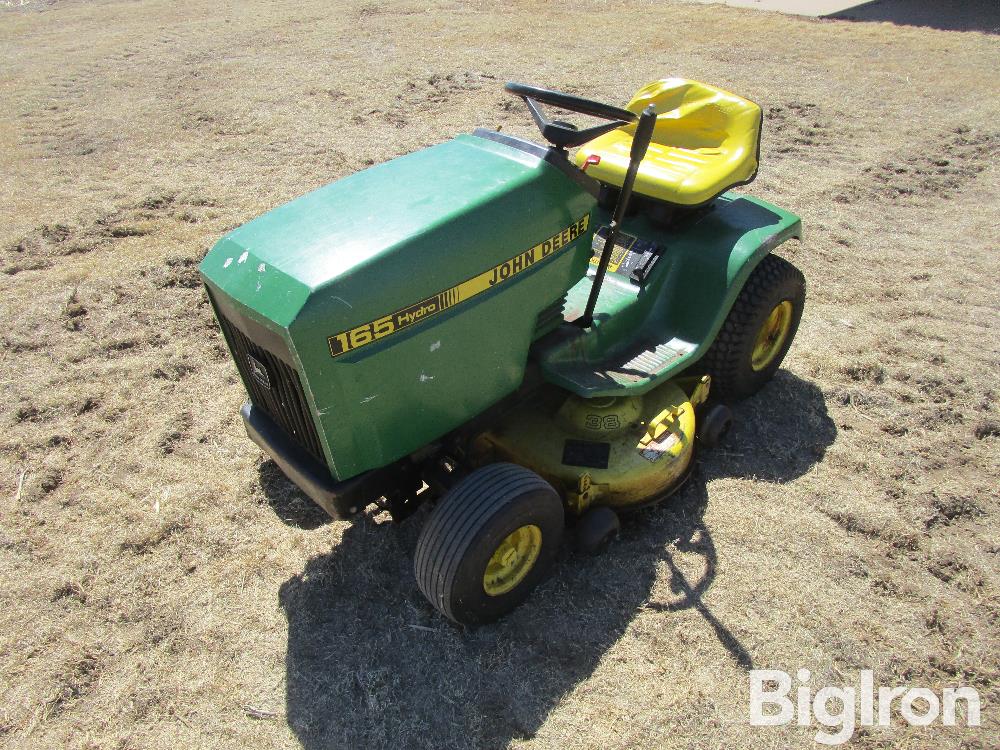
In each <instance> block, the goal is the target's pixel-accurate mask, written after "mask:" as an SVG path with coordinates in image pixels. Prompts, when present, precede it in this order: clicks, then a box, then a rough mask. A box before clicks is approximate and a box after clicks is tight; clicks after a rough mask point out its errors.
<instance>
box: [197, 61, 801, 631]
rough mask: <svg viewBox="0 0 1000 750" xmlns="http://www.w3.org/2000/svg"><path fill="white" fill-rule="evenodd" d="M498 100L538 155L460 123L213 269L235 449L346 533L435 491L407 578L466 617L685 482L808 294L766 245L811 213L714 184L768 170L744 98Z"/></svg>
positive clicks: (752, 110)
mask: <svg viewBox="0 0 1000 750" xmlns="http://www.w3.org/2000/svg"><path fill="white" fill-rule="evenodd" d="M506 89H507V91H508V92H509V93H511V94H513V95H515V96H517V97H520V98H521V99H522V100H523V102H524V104H525V105H526V106H527V108H528V111H529V112H530V114H531V116H532V117H533V118H534V121H535V123H536V124H537V125H538V129H539V131H540V132H541V136H542V139H543V140H544V141H545V142H546V145H539V144H537V143H534V142H531V141H528V140H523V139H521V138H517V137H514V136H511V135H507V134H505V133H501V132H497V131H493V130H482V129H479V130H476V131H475V132H473V133H472V134H471V135H459V136H457V137H456V138H455V139H454V140H451V141H448V142H447V143H442V144H440V145H436V146H432V147H430V148H426V149H423V150H421V151H418V152H416V153H412V154H409V155H407V156H403V157H400V158H398V159H393V160H392V161H389V162H386V163H384V164H380V165H378V166H374V167H371V168H370V169H366V170H364V171H363V172H359V173H357V174H354V175H351V176H350V177H347V178H345V179H342V180H338V181H337V182H334V183H332V184H329V185H326V186H325V187H322V188H320V189H318V190H315V191H313V192H311V193H309V194H307V195H304V196H302V197H300V198H297V199H295V200H293V201H292V202H290V203H287V204H285V205H283V206H280V207H278V208H276V209H274V210H272V211H269V212H268V213H266V214H264V215H263V216H261V217H259V218H257V219H254V220H253V221H251V222H250V223H248V224H246V225H244V226H242V227H240V228H238V229H236V230H233V231H232V232H230V233H229V234H227V235H226V236H225V237H223V238H222V239H221V240H220V241H219V242H218V243H217V244H216V245H215V247H213V248H212V250H211V251H210V252H209V253H208V255H207V256H206V257H205V260H204V262H203V263H202V264H201V273H202V276H203V278H204V281H205V285H206V287H207V289H208V294H209V296H210V298H211V301H212V304H213V306H214V309H215V312H216V315H217V317H218V320H219V324H220V326H221V328H222V332H223V334H224V335H225V338H226V342H227V343H228V345H229V348H230V350H231V352H232V355H233V359H234V360H235V362H236V367H237V369H238V370H239V372H240V375H241V377H242V379H243V383H244V385H245V386H246V390H247V393H248V395H249V400H248V401H247V402H246V403H245V404H244V406H243V409H242V415H243V420H244V422H245V423H246V429H247V432H248V433H249V435H250V437H251V438H252V439H253V441H254V442H256V443H257V444H258V445H259V446H260V447H261V448H263V449H264V451H265V452H266V453H267V454H269V455H270V456H271V458H272V459H273V460H274V461H275V462H276V463H277V465H278V466H280V467H281V469H282V470H283V471H284V473H285V474H286V475H287V476H288V477H289V478H290V479H291V480H292V481H293V482H294V483H295V484H297V485H298V486H299V487H300V488H301V489H302V491H303V492H305V493H306V494H307V495H309V496H310V497H311V498H312V499H313V500H315V501H316V502H317V503H318V504H319V505H321V506H322V507H323V508H324V509H326V510H327V511H328V512H329V513H330V514H331V515H332V516H334V517H336V518H349V517H352V516H357V515H359V514H362V513H363V512H364V511H365V509H366V508H368V507H370V506H371V505H372V504H373V503H374V504H376V505H378V506H380V507H382V508H384V509H386V510H388V511H389V512H390V513H391V514H392V516H393V518H394V519H397V520H399V519H402V518H404V517H406V516H407V515H409V514H410V513H411V512H412V511H413V510H414V508H416V507H417V506H418V505H419V504H421V503H423V502H425V501H430V502H433V503H435V505H434V508H433V510H432V511H431V513H430V514H429V517H428V519H427V521H426V523H425V525H424V527H423V529H422V531H421V535H420V538H419V541H418V543H417V548H416V554H415V571H416V578H417V582H418V584H419V586H420V589H421V590H422V591H423V593H424V594H425V595H426V596H427V598H428V599H429V600H430V602H431V603H432V604H433V605H434V606H435V607H436V608H437V609H439V610H440V611H441V612H442V613H443V614H445V615H446V616H447V617H449V618H451V619H452V620H454V621H456V622H459V623H464V624H473V623H480V622H487V621H490V620H493V619H496V618H497V617H499V616H501V615H502V614H504V613H505V612H508V611H509V610H510V609H512V608H513V607H515V606H516V605H517V604H519V603H520V602H521V601H522V600H524V598H525V597H526V596H527V595H528V593H529V592H530V591H531V589H532V588H533V587H534V586H535V585H536V584H537V583H538V582H539V580H541V579H542V578H543V576H544V575H545V574H546V572H547V571H548V569H549V567H550V564H551V563H552V560H553V558H554V556H555V554H556V550H557V548H558V547H559V545H560V542H561V539H562V538H563V536H564V531H565V529H566V528H567V527H569V528H571V529H572V530H573V531H574V533H575V536H576V540H577V544H578V545H579V547H581V548H582V549H584V550H588V551H595V550H598V549H600V548H601V546H602V545H603V544H604V543H605V542H606V541H607V540H608V539H610V538H611V537H613V536H614V534H615V533H616V532H617V530H618V522H619V515H620V514H622V513H624V512H625V511H628V510H631V509H634V508H639V507H642V506H644V505H647V504H650V503H655V502H657V501H660V500H662V499H663V498H665V497H667V496H668V495H670V493H671V492H673V491H674V490H675V489H676V488H677V487H678V486H680V484H681V483H682V482H683V481H684V480H685V478H686V477H687V476H688V472H689V470H690V468H691V466H692V460H693V456H694V454H695V452H696V451H697V450H698V449H699V447H710V446H711V445H712V444H713V443H715V442H716V441H717V440H718V439H719V438H720V436H721V435H722V434H723V433H724V432H725V430H726V428H727V427H728V426H729V423H730V421H731V413H730V411H729V409H728V407H726V406H725V404H726V403H727V402H731V401H733V400H736V399H741V398H745V397H747V396H749V395H751V394H753V393H754V392H756V391H757V390H758V389H760V388H761V386H763V385H764V384H765V383H766V382H767V381H768V380H769V379H770V378H771V377H772V376H773V375H774V373H775V371H776V370H777V369H778V366H779V365H780V364H781V361H782V359H783V358H784V356H785V353H786V352H787V351H788V348H789V346H790V344H791V343H792V338H793V337H794V335H795V332H796V329H797V327H798V324H799V319H800V317H801V315H802V307H803V303H804V301H805V283H804V280H803V277H802V275H801V273H799V271H798V270H796V269H795V268H794V267H793V266H792V265H791V264H789V263H788V262H787V261H785V260H783V259H782V258H779V257H777V256H774V255H771V251H772V250H773V249H774V248H775V247H777V246H778V245H780V244H781V243H783V242H784V241H785V240H787V239H789V238H792V237H798V236H799V234H800V229H801V225H800V221H799V219H798V218H797V217H796V216H794V215H792V214H790V213H788V212H786V211H783V210H782V209H780V208H777V207H775V206H772V205H770V204H768V203H766V202H764V201H762V200H758V199H756V198H751V197H749V196H747V195H738V194H734V193H731V192H728V191H729V190H730V189H731V188H733V187H734V186H737V185H745V184H747V183H749V182H751V181H752V180H753V179H754V177H755V176H756V174H757V165H758V158H759V143H760V131H761V110H760V108H759V107H758V106H757V105H756V104H753V103H752V102H750V101H747V100H746V99H742V98H740V97H738V96H735V95H733V94H730V93H728V92H726V91H722V90H720V89H718V88H714V87H712V86H708V85H705V84H701V83H697V82H694V81H688V80H681V79H668V80H661V81H655V82H653V83H650V84H649V85H647V86H645V87H644V88H642V89H641V90H640V91H639V92H638V93H637V94H636V95H635V96H634V97H633V98H632V100H631V101H630V102H629V103H628V104H627V105H626V107H625V108H620V107H615V106H611V105H608V104H602V103H600V102H596V101H591V100H589V99H583V98H580V97H578V96H571V95H569V94H564V93H559V92H556V91H550V90H547V89H542V88H536V87H533V86H526V85H522V84H515V83H509V84H507V86H506ZM553 109H555V110H562V111H566V112H570V113H576V114H577V115H582V116H587V118H586V120H585V122H584V124H583V125H582V126H577V125H574V124H571V123H570V122H567V121H566V120H556V119H549V116H550V114H551V113H552V110H553ZM562 117H570V115H562ZM575 119H577V120H580V119H581V118H579V117H577V118H575ZM595 121H596V124H594V123H595Z"/></svg>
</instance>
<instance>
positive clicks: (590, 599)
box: [280, 372, 836, 750]
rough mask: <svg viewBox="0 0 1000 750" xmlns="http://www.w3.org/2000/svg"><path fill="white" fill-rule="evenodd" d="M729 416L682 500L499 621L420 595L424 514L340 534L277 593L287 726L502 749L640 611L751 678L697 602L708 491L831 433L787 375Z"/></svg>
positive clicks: (767, 475) (748, 661)
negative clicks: (692, 634) (418, 561)
mask: <svg viewBox="0 0 1000 750" xmlns="http://www.w3.org/2000/svg"><path fill="white" fill-rule="evenodd" d="M735 411H736V417H737V425H736V426H735V427H734V432H733V434H732V435H731V436H730V438H729V440H728V441H727V443H726V444H725V445H724V446H723V447H722V448H720V449H717V450H715V451H712V452H705V453H703V454H702V457H701V458H700V459H699V463H698V466H697V468H696V469H695V471H694V473H693V476H692V477H691V479H690V480H689V481H688V483H687V485H686V486H685V487H684V488H683V489H681V490H680V491H679V492H678V493H677V494H675V495H674V496H673V497H672V498H671V499H670V500H668V501H667V502H665V503H664V504H663V505H661V506H659V507H656V508H653V509H649V510H645V511H641V512H639V513H638V514H636V515H635V516H633V517H632V519H630V520H628V521H626V523H625V525H624V528H623V531H622V535H621V537H620V539H619V540H618V541H617V542H616V543H615V544H614V545H612V547H611V548H610V549H609V550H608V551H607V552H606V553H605V554H603V555H602V556H599V557H584V556H582V555H575V554H573V553H572V552H571V551H569V550H564V552H563V554H562V556H561V557H560V559H559V561H558V562H557V567H556V570H555V571H554V572H553V576H552V577H551V579H550V580H548V581H547V582H546V583H545V584H543V585H542V586H541V587H540V588H539V589H538V590H536V592H535V593H534V594H533V595H532V597H531V598H530V599H529V601H528V602H527V603H526V604H525V605H524V606H522V607H521V608H520V609H518V610H517V611H515V612H514V613H513V614H511V615H510V616H508V617H506V618H505V619H504V620H502V621H501V622H499V623H497V624H495V625H490V626H485V627H481V628H478V629H475V630H463V629H461V628H457V627H454V626H452V625H450V624H448V623H447V622H445V621H444V620H443V618H441V617H440V616H439V615H438V614H437V613H436V612H435V611H434V610H433V609H432V608H431V607H430V605H429V604H427V602H426V601H425V600H424V599H423V597H422V595H421V594H420V592H419V590H418V589H417V586H416V583H415V581H414V579H413V572H412V556H413V550H414V547H415V546H416V539H417V535H418V533H419V528H420V525H421V523H422V520H423V519H424V518H425V517H426V512H427V511H425V510H423V509H422V510H421V511H420V512H419V513H418V514H417V517H415V518H414V519H412V520H411V521H409V522H406V523H403V524H400V525H398V526H393V525H389V524H386V525H380V524H377V523H375V522H374V521H373V520H372V519H368V520H366V521H361V522H358V523H356V524H353V525H350V526H347V525H344V526H342V528H344V532H343V537H342V539H341V540H340V542H339V543H338V544H336V546H334V547H333V549H332V550H331V552H330V553H329V554H328V555H322V556H318V557H315V558H313V559H311V560H310V561H309V562H308V563H307V564H306V566H305V569H304V571H303V572H302V574H301V575H297V576H295V577H293V578H291V579H289V580H288V581H286V582H285V584H284V585H283V586H282V587H281V592H280V602H281V606H282V607H283V608H284V610H285V613H286V615H287V618H288V653H287V658H286V668H287V682H286V716H287V721H288V725H289V727H290V728H291V730H292V731H293V732H294V733H295V735H296V737H297V738H298V740H299V741H300V742H301V743H302V746H303V747H305V748H307V750H321V749H322V750H326V749H327V748H333V747H393V748H394V747H429V748H430V747H433V748H441V747H448V748H502V747H506V746H507V745H508V744H509V743H510V742H511V741H512V740H518V739H524V738H530V737H532V736H534V734H535V733H536V732H537V731H538V729H539V728H540V727H541V725H542V724H543V723H544V722H545V720H546V718H547V716H548V715H549V712H550V711H551V710H552V709H553V708H554V707H555V706H556V705H557V703H558V702H559V701H560V700H561V699H562V698H563V697H564V696H565V695H566V694H567V693H568V692H569V691H571V690H573V689H574V688H575V687H576V686H577V685H578V684H580V683H581V682H582V681H584V680H586V679H588V678H589V677H590V675H591V674H592V673H593V672H594V670H595V668H596V667H597V665H598V663H599V662H600V661H601V659H602V657H603V656H604V655H605V654H606V653H607V652H608V650H609V649H610V648H612V647H613V646H614V645H615V644H616V643H617V642H618V641H619V639H620V638H621V637H622V635H623V634H624V633H625V631H626V629H627V628H628V626H629V624H630V623H631V622H632V620H633V618H634V617H635V616H636V614H637V613H638V612H640V611H642V610H656V611H658V612H661V613H663V612H665V613H671V612H675V613H679V612H681V611H683V610H688V609H693V610H694V611H696V612H698V613H699V614H700V616H701V617H702V618H703V619H704V621H705V622H706V623H707V624H708V625H709V626H710V629H711V632H713V633H714V635H715V637H716V638H717V639H718V643H719V644H720V646H721V648H719V649H718V652H717V653H718V659H719V660H720V661H721V660H727V659H728V660H730V661H731V663H732V664H734V665H736V666H738V667H739V668H741V669H744V670H749V669H751V668H753V666H754V660H753V655H752V654H751V653H749V651H748V650H747V649H746V647H745V646H744V645H743V644H742V643H741V642H740V640H739V639H738V638H737V636H736V635H735V634H734V628H733V627H732V626H733V625H734V623H725V622H722V621H721V619H720V618H719V617H717V616H716V615H715V614H714V613H713V612H712V610H711V608H710V607H709V606H708V605H707V604H706V603H705V602H704V601H703V600H702V596H703V595H704V593H705V592H706V591H707V590H708V588H709V587H710V586H711V585H712V582H713V580H714V578H715V573H716V571H715V560H716V549H715V543H714V541H713V537H712V533H711V530H710V529H708V528H707V527H706V525H705V523H704V515H705V510H706V507H707V505H708V503H709V501H710V499H711V497H710V493H709V491H708V482H709V481H710V480H712V479H715V478H723V477H732V476H734V475H735V476H739V477H750V476H756V477H760V478H764V479H766V480H768V481H772V482H788V481H792V480H793V479H795V478H796V477H798V476H801V475H802V474H803V473H805V472H806V471H808V470H809V468H810V467H811V466H813V465H814V464H815V463H816V462H817V461H818V460H820V459H821V458H822V456H823V453H824V452H825V450H826V447H827V446H828V445H829V444H830V443H831V442H832V441H833V439H834V438H835V436H836V428H835V426H834V424H833V422H832V420H831V419H830V418H829V416H827V413H826V407H825V404H824V401H823V396H822V394H821V392H820V391H819V389H818V388H817V387H816V386H815V385H813V384H811V383H808V382H806V381H804V380H801V379H799V378H797V377H795V376H793V375H790V374H788V373H785V372H782V373H780V374H779V376H778V377H777V378H776V379H775V380H774V382H773V383H771V384H770V385H769V386H768V387H767V388H766V389H765V390H764V391H763V392H762V393H761V394H760V395H759V396H758V397H757V398H755V399H753V400H752V401H751V402H750V403H746V404H741V405H740V406H739V407H737V409H736V410H735ZM283 507H285V506H283ZM331 528H333V527H331ZM692 561H693V562H692ZM658 573H659V577H660V578H661V581H660V584H659V585H658V586H656V592H655V595H654V585H656V584H657V578H658ZM665 574H666V575H669V576H670V579H669V591H667V590H666V588H667V587H666V586H664V585H663V582H662V577H663V576H664V575H665ZM735 625H736V626H739V625H740V623H735ZM735 629H736V630H738V629H739V627H736V628H735ZM667 648H669V646H665V647H664V650H665V651H666V649H667ZM678 658H679V657H678ZM678 668H679V669H680V668H682V662H680V661H678Z"/></svg>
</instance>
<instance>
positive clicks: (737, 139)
mask: <svg viewBox="0 0 1000 750" xmlns="http://www.w3.org/2000/svg"><path fill="white" fill-rule="evenodd" d="M650 104H654V105H656V111H657V113H658V114H657V118H656V126H655V127H654V129H653V139H652V142H651V143H650V144H649V150H648V151H647V152H646V157H645V158H644V159H643V160H642V164H641V165H640V167H639V173H638V175H637V176H636V180H635V187H634V191H635V192H636V193H638V194H640V195H646V196H649V197H651V198H655V199H657V200H661V201H666V202H668V203H676V204H680V205H683V206H697V205H700V204H702V203H705V202H707V201H710V200H712V199H713V198H715V197H716V196H717V195H719V194H720V193H722V192H724V191H726V190H728V189H729V188H731V187H734V186H736V185H745V184H746V183H748V182H750V181H752V180H753V178H754V177H756V176H757V159H758V151H759V143H760V126H761V111H760V107H758V106H757V105H756V104H754V103H753V102H751V101H747V100H746V99H743V98H742V97H739V96H736V95H735V94H730V93H729V92H728V91H723V90H722V89H718V88H715V87H714V86H708V85H706V84H704V83H698V82H697V81H689V80H686V79H683V78H668V79H665V80H662V81H653V82H652V83H649V84H646V85H645V86H643V87H642V88H641V89H639V91H637V92H636V94H635V96H634V97H632V101H630V102H629V103H628V105H627V107H626V108H627V109H628V110H629V111H631V112H635V113H636V114H641V113H642V110H643V109H645V108H646V107H647V106H648V105H650ZM634 132H635V125H634V124H631V125H626V126H624V127H621V128H618V129H617V130H612V131H611V132H610V133H605V134H604V135H602V136H599V137H598V138H595V139H594V140H592V141H590V142H589V143H585V144H584V145H583V146H581V147H580V150H579V151H578V152H577V154H576V163H577V165H578V166H583V164H584V163H585V162H586V161H587V159H588V157H591V156H599V157H600V163H596V164H591V165H590V166H589V167H587V174H588V175H590V176H591V177H594V178H595V179H598V180H600V181H601V182H604V183H608V184H610V185H614V186H616V187H621V184H622V182H623V181H624V179H625V171H626V170H627V169H628V161H629V150H630V149H631V147H632V134H633V133H634Z"/></svg>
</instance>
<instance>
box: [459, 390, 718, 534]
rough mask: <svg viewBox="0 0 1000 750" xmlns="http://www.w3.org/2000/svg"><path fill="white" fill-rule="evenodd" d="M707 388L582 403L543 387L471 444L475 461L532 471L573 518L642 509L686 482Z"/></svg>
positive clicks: (582, 400) (581, 400) (594, 399)
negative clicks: (594, 510)
mask: <svg viewBox="0 0 1000 750" xmlns="http://www.w3.org/2000/svg"><path fill="white" fill-rule="evenodd" d="M708 388H709V379H708V378H707V377H703V378H700V379H698V378H688V379H681V380H673V381H670V382H668V383H665V384H664V385H662V386H660V387H658V388H656V389H655V390H652V391H650V392H649V393H647V394H645V395H642V396H627V397H621V398H613V397H608V398H591V399H584V398H580V397H579V396H574V395H569V394H567V393H566V392H565V391H562V390H561V389H557V388H546V389H543V390H542V391H540V392H539V393H538V394H536V396H535V397H533V398H532V399H530V400H529V401H527V402H526V403H525V404H524V405H522V406H520V407H519V408H517V409H515V410H513V411H512V412H510V413H509V414H508V415H506V416H505V417H504V418H503V419H502V420H501V421H500V423H499V424H497V425H496V427H494V428H493V429H491V430H489V431H488V432H485V433H483V434H481V435H480V436H479V437H478V438H477V439H476V441H475V444H474V447H473V455H474V458H475V462H476V463H478V464H486V463H491V462H494V461H511V462H513V463H517V464H520V465H521V466H525V467H527V468H529V469H531V470H532V471H534V472H536V473H537V474H539V475H540V476H542V477H543V478H544V479H545V480H546V481H548V482H549V483H550V484H552V486H553V487H555V488H556V489H557V490H559V491H560V492H561V493H562V494H563V496H564V498H565V499H566V506H567V510H568V511H569V513H570V514H572V515H576V516H579V515H582V514H583V512H584V511H586V510H587V509H588V508H589V507H591V506H597V505H606V506H609V507H611V508H614V509H615V510H624V509H628V508H634V507H637V506H640V505H644V504H647V503H649V502H651V501H652V500H655V499H657V498H659V497H662V496H663V495H665V494H667V493H668V492H669V491H670V490H671V489H672V488H673V487H674V486H675V485H676V484H677V483H678V482H680V481H681V480H683V479H684V477H685V476H686V474H687V470H688V467H689V465H690V462H691V458H692V455H693V450H694V440H695V426H696V419H695V407H696V406H698V405H699V404H701V403H703V402H704V400H705V399H706V398H707V396H708Z"/></svg>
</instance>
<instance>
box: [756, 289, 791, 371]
mask: <svg viewBox="0 0 1000 750" xmlns="http://www.w3.org/2000/svg"><path fill="white" fill-rule="evenodd" d="M791 328H792V303H791V302H789V301H788V300H784V301H783V302H779V303H778V304H777V305H775V306H774V309H773V310H771V314H770V315H768V316H767V320H765V321H764V325H762V326H761V327H760V330H759V331H757V340H756V341H755V342H754V345H753V353H752V354H751V355H750V366H751V367H753V369H754V370H755V371H760V370H763V369H764V368H766V367H767V366H768V365H770V364H771V363H772V362H774V358H775V357H777V356H778V352H780V351H781V348H782V347H783V346H784V345H785V341H786V340H787V339H788V332H789V331H790V330H791Z"/></svg>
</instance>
